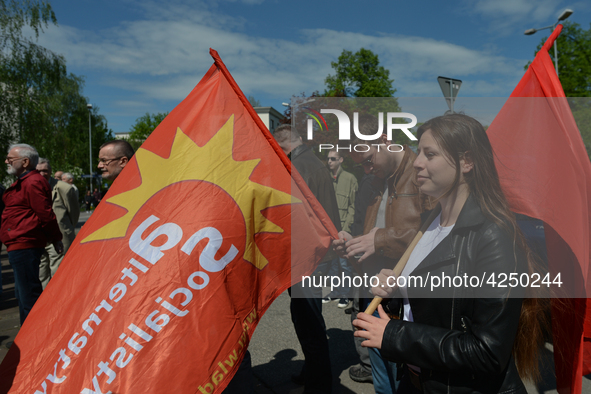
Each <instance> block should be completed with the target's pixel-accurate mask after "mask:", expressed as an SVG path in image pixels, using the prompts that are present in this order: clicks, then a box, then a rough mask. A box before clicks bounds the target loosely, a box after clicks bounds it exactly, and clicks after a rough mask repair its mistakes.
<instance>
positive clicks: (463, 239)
mask: <svg viewBox="0 0 591 394" xmlns="http://www.w3.org/2000/svg"><path fill="white" fill-rule="evenodd" d="M465 240H466V238H465V237H462V243H461V245H460V249H459V250H458V267H457V268H456V276H458V275H459V273H460V260H461V259H462V249H463V248H464V241H465ZM455 306H456V291H455V289H454V294H453V298H452V299H451V321H450V327H449V329H450V330H453V329H454V309H455ZM461 320H462V327H464V326H465V323H464V320H463V319H461ZM450 380H451V373H449V374H448V375H447V393H448V394H450V393H451V385H450Z"/></svg>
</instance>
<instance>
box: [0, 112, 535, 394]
mask: <svg viewBox="0 0 591 394" xmlns="http://www.w3.org/2000/svg"><path fill="white" fill-rule="evenodd" d="M376 129H379V125H378V121H377V119H374V118H372V117H368V118H366V119H364V122H362V124H361V125H360V132H361V133H362V134H366V135H373V134H375V130H376ZM273 136H274V138H275V140H276V141H277V143H278V145H279V147H280V148H281V149H282V150H283V152H284V153H285V154H286V155H287V156H288V158H289V159H290V160H291V163H292V165H293V167H294V168H295V169H296V170H297V171H298V173H299V174H300V175H301V176H302V179H303V180H304V182H305V183H306V184H307V185H308V187H309V189H310V190H311V192H312V193H313V194H314V196H315V197H316V198H317V200H318V201H319V202H320V204H321V205H322V207H323V208H324V210H325V211H326V214H327V216H328V217H329V218H330V220H331V221H332V222H333V224H334V226H335V227H336V228H337V230H338V231H339V233H338V234H339V237H338V239H335V240H334V241H333V245H332V246H333V248H332V250H331V251H330V252H329V253H327V255H326V256H324V258H323V259H322V260H321V261H320V264H319V265H318V268H317V269H316V272H315V274H316V275H336V276H343V275H345V276H355V275H363V274H367V275H370V276H375V277H377V278H378V279H379V283H378V284H374V285H373V286H374V287H373V288H371V289H365V288H354V287H352V286H348V285H347V286H340V287H338V288H336V289H334V290H333V291H332V292H331V293H329V294H327V295H325V296H324V297H323V294H322V288H315V287H305V286H303V285H302V284H301V283H299V284H294V285H293V286H292V287H291V288H290V295H291V304H290V312H291V319H292V322H293V325H294V328H295V332H296V335H297V338H298V340H299V342H300V344H301V347H302V351H303V354H304V358H305V362H304V367H303V369H302V370H301V371H299V372H297V373H294V375H293V376H292V380H293V381H294V382H295V383H296V384H300V385H303V386H304V393H331V392H332V386H333V377H332V372H331V362H330V355H329V347H328V340H327V335H326V324H325V321H324V318H323V315H322V307H323V304H325V305H328V304H330V303H331V302H332V301H338V303H337V306H338V307H339V308H343V309H345V308H347V307H350V308H349V311H350V312H351V321H352V325H353V327H354V330H353V332H354V338H353V337H352V338H351V341H355V344H356V350H357V352H358V353H359V359H360V363H359V364H357V365H355V366H353V367H351V368H350V369H349V375H350V377H351V379H353V380H355V381H357V382H367V383H373V385H374V388H375V391H376V393H378V394H382V393H402V394H405V393H439V392H448V393H472V392H487V393H502V392H503V393H504V392H507V393H509V392H510V393H525V392H526V391H525V387H524V385H523V382H522V378H530V377H534V378H535V377H536V376H537V374H538V370H537V356H538V352H539V350H540V348H541V346H542V344H543V338H542V335H541V332H542V330H541V328H540V327H541V326H542V323H543V322H542V321H541V320H540V319H541V318H542V317H543V315H544V314H543V313H541V311H542V306H541V304H540V303H539V302H538V301H536V298H534V297H531V294H528V293H527V292H526V291H522V292H519V291H517V290H513V291H512V293H511V292H510V290H511V289H510V288H509V289H508V288H502V287H498V288H494V287H493V288H487V289H486V291H487V293H486V297H484V296H482V297H481V296H475V295H474V294H471V293H470V294H462V292H461V291H458V292H453V293H451V295H450V296H446V297H436V298H425V297H421V296H418V294H417V293H416V289H413V288H411V287H397V286H393V285H391V284H390V283H391V279H397V277H409V276H411V275H417V276H423V277H425V276H428V275H440V274H447V275H461V274H463V273H471V274H478V273H480V272H483V271H487V270H488V271H496V272H532V271H533V270H535V263H534V261H533V258H532V255H531V253H529V250H528V246H527V243H526V242H525V239H524V236H523V235H522V234H521V232H520V231H519V228H518V226H517V225H516V221H515V217H514V215H513V214H512V213H511V211H510V210H509V208H508V203H507V201H506V199H505V197H504V195H503V193H502V191H501V187H500V183H499V177H498V175H497V172H496V169H495V164H494V160H493V151H492V147H491V145H490V143H489V141H488V137H487V135H486V133H485V131H484V128H483V127H482V125H481V124H480V123H478V122H477V121H476V120H474V119H473V118H471V117H469V116H466V115H460V114H451V115H445V116H441V117H437V118H434V119H432V120H430V121H428V122H426V123H424V124H423V125H422V126H421V127H420V128H419V130H418V139H419V141H418V149H417V151H416V152H415V151H413V150H412V149H410V148H409V147H408V146H404V147H401V149H390V148H392V147H393V145H392V141H389V140H388V139H387V136H386V134H382V135H379V136H376V137H375V139H374V140H373V141H369V142H368V141H367V140H361V139H359V137H356V138H357V140H355V139H353V140H352V141H351V144H352V145H355V144H359V143H363V144H367V146H368V149H367V150H366V151H363V152H350V153H348V154H349V155H350V157H351V159H352V160H353V161H354V162H355V163H356V164H357V165H359V166H361V167H362V168H363V169H364V172H365V176H364V177H363V178H362V179H361V180H360V181H359V182H358V180H357V179H356V177H355V176H353V175H352V174H351V173H350V172H347V171H345V170H344V169H343V166H342V164H343V160H344V157H343V154H342V152H339V151H338V150H331V151H330V152H329V153H328V157H327V160H326V162H322V161H321V160H320V159H319V158H318V157H317V156H316V154H315V153H314V152H313V150H312V149H311V148H310V147H309V146H307V145H306V144H304V143H303V141H302V138H301V137H300V135H299V134H298V132H297V131H296V130H295V128H292V127H291V126H290V125H281V126H280V127H278V128H277V129H275V130H274V132H273ZM133 154H134V152H133V149H132V148H131V146H129V144H128V143H127V142H125V141H111V142H109V143H107V144H105V145H103V146H102V147H101V148H100V154H99V164H98V168H99V169H100V170H101V173H102V176H103V178H104V179H108V180H114V179H115V178H116V177H117V176H118V175H119V173H120V172H121V170H122V169H123V168H124V167H125V165H126V164H127V163H128V162H129V160H130V159H131V157H132V156H133ZM5 163H6V164H7V165H8V173H9V174H11V175H13V176H14V177H15V182H14V183H13V184H12V185H11V186H10V187H9V188H8V189H7V190H6V191H4V193H3V199H2V200H3V203H4V205H5V208H4V211H3V213H2V224H1V228H0V239H1V241H2V242H3V243H4V244H5V245H6V247H7V250H8V258H9V262H10V264H11V266H12V268H13V270H14V277H15V288H16V297H17V299H18V304H19V312H20V319H21V323H22V322H24V320H25V319H26V317H27V314H28V313H29V311H30V310H31V308H32V306H33V304H34V303H35V301H36V300H37V298H38V297H39V295H40V294H41V292H42V291H43V288H44V287H45V286H46V285H47V283H48V282H49V280H50V279H51V278H52V277H53V276H54V275H55V274H56V271H57V270H58V267H59V265H60V263H61V260H62V259H63V256H64V254H65V253H66V251H67V250H68V248H69V246H70V245H71V244H72V241H73V239H74V236H75V226H76V224H77V222H78V217H79V214H80V209H79V206H80V205H79V195H78V190H77V189H76V187H75V186H74V185H73V176H72V174H69V173H61V172H60V171H58V172H56V173H55V174H54V177H52V176H51V172H52V169H51V165H50V163H49V161H48V160H47V159H43V158H39V155H38V154H37V151H36V150H35V148H33V147H32V146H30V145H26V144H16V145H12V146H11V147H10V149H9V152H8V155H7V157H6V160H5ZM100 200H101V195H100V193H99V192H98V190H97V189H95V190H94V192H91V191H90V190H87V191H86V195H85V196H84V199H83V202H84V204H85V205H86V209H87V210H89V209H91V208H92V206H96V204H97V203H98V202H99V201H100ZM433 212H434V214H431V213H433ZM427 217H429V218H430V219H427ZM433 218H434V219H433ZM431 219H433V220H432V221H430V220H431ZM428 220H429V221H428ZM425 221H427V222H426V223H425V225H424V231H423V232H424V234H423V235H422V238H420V240H418V242H413V243H416V246H415V247H414V249H412V252H411V253H410V254H408V253H406V254H405V252H406V251H407V247H408V246H409V244H411V241H413V239H414V238H415V235H416V234H417V233H418V232H419V228H421V225H422V222H425ZM403 255H405V256H409V257H408V262H407V263H406V265H405V266H404V267H402V271H401V272H399V273H397V272H395V271H393V268H394V266H395V265H396V264H397V262H399V260H401V258H402V257H403ZM405 258H406V257H405ZM405 258H404V259H405ZM405 261H406V260H405ZM369 290H370V291H371V293H370V292H369ZM374 296H377V297H382V298H383V301H382V303H381V304H380V305H379V306H378V308H377V310H376V311H375V312H374V313H373V315H370V314H366V313H364V312H363V311H364V310H365V309H366V307H367V306H368V305H369V304H370V302H372V300H373V297H374ZM351 301H353V302H351ZM294 372H296V371H294ZM249 381H250V382H251V381H252V377H251V372H250V355H249V354H248V353H247V354H246V356H245V358H244V360H243V362H242V365H241V366H240V368H239V370H238V373H237V374H236V376H235V377H234V379H233V380H232V381H231V382H230V385H229V386H228V387H227V389H226V391H225V393H226V394H229V393H245V394H248V393H251V392H253V386H252V384H251V383H248V382H249Z"/></svg>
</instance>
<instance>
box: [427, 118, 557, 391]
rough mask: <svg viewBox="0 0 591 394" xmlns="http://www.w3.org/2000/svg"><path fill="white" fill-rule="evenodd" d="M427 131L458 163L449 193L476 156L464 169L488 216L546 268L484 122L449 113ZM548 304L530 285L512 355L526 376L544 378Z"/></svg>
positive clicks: (532, 268)
mask: <svg viewBox="0 0 591 394" xmlns="http://www.w3.org/2000/svg"><path fill="white" fill-rule="evenodd" d="M427 130H431V134H432V136H433V138H434V139H435V141H437V143H438V144H439V146H440V147H441V148H442V149H443V151H444V152H445V154H446V156H447V159H448V160H449V161H450V164H452V165H454V166H455V168H456V177H455V181H454V183H453V185H452V186H451V187H450V189H449V190H448V191H447V193H451V192H452V191H453V190H455V188H456V187H457V186H458V185H459V182H460V160H461V159H467V160H470V161H472V163H473V164H474V166H473V169H472V171H470V172H469V173H467V174H464V179H465V181H466V183H467V185H468V187H469V190H470V194H471V195H472V196H473V197H474V198H475V199H476V201H477V202H478V205H479V206H480V209H481V210H482V212H483V213H484V215H485V216H487V217H488V218H489V219H490V220H492V221H493V222H494V223H496V224H497V225H499V226H500V227H502V228H505V229H506V230H507V231H508V232H509V233H510V234H513V235H514V239H515V243H516V246H517V247H519V248H520V249H522V250H523V251H524V252H525V256H526V258H527V263H528V270H529V273H530V275H531V274H532V273H534V272H539V271H541V269H540V267H541V265H540V264H539V262H537V261H536V259H535V256H534V253H533V252H531V250H530V248H529V247H528V246H527V243H526V240H525V237H524V236H523V233H522V232H521V230H520V229H519V227H518V226H517V221H516V219H515V215H514V214H513V212H511V210H510V208H509V203H508V202H507V199H506V198H505V195H504V193H503V191H502V189H501V184H500V181H499V175H498V173H497V169H496V167H495V162H494V154H493V150H492V146H491V144H490V141H489V140H488V136H487V135H486V132H485V130H484V128H483V127H482V125H481V124H480V123H479V122H478V121H477V120H475V119H473V118H471V117H469V116H466V115H462V114H450V115H444V116H440V117H437V118H433V119H431V120H429V121H427V122H426V123H424V124H423V125H421V127H420V128H419V129H418V132H417V135H418V137H419V139H420V138H421V136H422V135H423V133H425V132H426V131H427ZM447 193H446V194H447ZM530 277H531V276H530ZM548 307H549V303H548V300H547V299H546V298H539V297H535V296H534V294H533V293H531V290H530V289H528V290H527V293H526V298H524V300H523V304H522V307H521V316H520V318H519V327H518V329H517V336H516V338H515V343H514V344H513V356H514V358H515V362H516V365H517V369H518V371H519V375H520V376H521V377H522V378H526V379H530V380H533V381H538V380H539V379H540V371H539V365H538V356H539V353H540V350H541V349H542V346H543V344H544V330H545V329H547V327H548V321H547V319H546V316H547V314H546V311H547V308H548Z"/></svg>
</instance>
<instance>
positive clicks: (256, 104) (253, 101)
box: [248, 96, 261, 107]
mask: <svg viewBox="0 0 591 394" xmlns="http://www.w3.org/2000/svg"><path fill="white" fill-rule="evenodd" d="M248 102H249V103H250V105H252V106H253V107H260V106H261V102H260V101H259V100H257V99H255V98H254V97H253V96H248Z"/></svg>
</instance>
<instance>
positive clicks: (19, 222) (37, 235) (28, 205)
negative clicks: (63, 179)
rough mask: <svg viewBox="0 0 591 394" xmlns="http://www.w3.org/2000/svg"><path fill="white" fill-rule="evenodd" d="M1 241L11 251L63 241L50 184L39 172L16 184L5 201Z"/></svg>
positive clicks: (4, 197)
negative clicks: (52, 202) (52, 203)
mask: <svg viewBox="0 0 591 394" xmlns="http://www.w3.org/2000/svg"><path fill="white" fill-rule="evenodd" d="M2 199H3V200H4V204H5V205H6V207H5V208H4V212H2V227H0V240H1V241H2V243H3V244H5V245H6V247H7V249H8V251H12V250H20V249H29V248H44V247H45V245H47V243H48V242H51V243H53V242H57V241H60V240H61V239H62V233H61V232H60V229H59V226H58V224H57V220H56V218H55V214H54V213H53V210H52V209H51V190H50V188H49V182H47V180H46V179H45V178H43V176H41V174H39V172H38V171H37V170H33V171H30V172H28V173H26V174H25V175H23V176H21V177H20V178H18V179H17V180H16V182H14V183H13V184H12V185H11V186H10V187H9V188H8V189H6V191H5V192H4V196H3V197H2Z"/></svg>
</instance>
